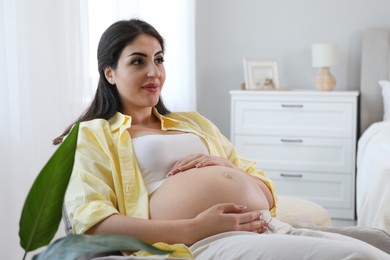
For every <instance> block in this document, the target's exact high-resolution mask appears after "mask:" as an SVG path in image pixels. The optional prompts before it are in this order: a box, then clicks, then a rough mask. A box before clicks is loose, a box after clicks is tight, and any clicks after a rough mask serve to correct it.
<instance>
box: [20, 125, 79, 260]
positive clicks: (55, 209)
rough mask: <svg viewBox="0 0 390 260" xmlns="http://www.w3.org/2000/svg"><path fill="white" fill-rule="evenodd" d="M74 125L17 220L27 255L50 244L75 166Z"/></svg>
mask: <svg viewBox="0 0 390 260" xmlns="http://www.w3.org/2000/svg"><path fill="white" fill-rule="evenodd" d="M78 129H79V122H78V123H76V124H75V125H74V127H73V129H72V130H71V132H70V133H69V135H68V136H67V138H65V140H64V141H63V142H62V144H61V145H60V147H58V149H57V150H56V152H55V153H54V154H53V156H52V157H51V158H50V159H49V161H48V162H47V163H46V165H45V166H44V167H43V169H42V170H41V172H40V173H39V174H38V176H37V178H36V179H35V181H34V183H33V185H32V187H31V189H30V191H29V193H28V195H27V198H26V201H25V202H24V206H23V210H22V215H21V218H20V221H19V238H20V245H21V246H22V248H23V249H24V250H25V255H26V253H27V252H29V251H32V250H35V249H37V248H39V247H42V246H45V245H47V244H49V243H50V241H51V240H52V239H53V237H54V235H55V233H56V232H57V230H58V226H59V224H60V222H61V217H62V204H63V201H64V196H65V192H66V188H67V186H68V183H69V179H70V175H71V172H72V168H73V163H74V155H75V150H76V144H77V134H78Z"/></svg>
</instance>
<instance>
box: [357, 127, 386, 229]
mask: <svg viewBox="0 0 390 260" xmlns="http://www.w3.org/2000/svg"><path fill="white" fill-rule="evenodd" d="M356 209H357V217H358V221H357V222H358V223H357V224H358V226H362V227H363V226H364V227H374V228H379V229H382V230H385V231H387V232H390V121H383V122H377V123H374V124H372V125H371V126H370V127H369V128H368V129H367V130H366V131H365V132H364V134H363V135H362V136H361V137H360V139H359V142H358V153H357V186H356Z"/></svg>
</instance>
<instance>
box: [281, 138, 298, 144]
mask: <svg viewBox="0 0 390 260" xmlns="http://www.w3.org/2000/svg"><path fill="white" fill-rule="evenodd" d="M280 141H281V142H282V143H303V140H302V139H283V138H282V139H280Z"/></svg>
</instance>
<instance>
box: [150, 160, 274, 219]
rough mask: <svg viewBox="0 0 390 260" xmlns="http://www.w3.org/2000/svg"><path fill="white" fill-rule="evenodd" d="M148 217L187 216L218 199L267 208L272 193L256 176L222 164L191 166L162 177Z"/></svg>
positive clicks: (257, 207) (152, 198)
mask: <svg viewBox="0 0 390 260" xmlns="http://www.w3.org/2000/svg"><path fill="white" fill-rule="evenodd" d="M149 201H150V204H149V206H150V218H151V219H186V218H193V217H195V216H197V215H198V214H199V213H201V212H202V211H204V210H206V209H208V208H210V207H211V206H213V205H215V204H219V203H236V204H238V205H243V206H246V210H245V211H253V210H268V209H269V208H270V206H272V204H273V202H272V196H271V193H270V190H269V189H268V187H267V186H266V185H265V184H264V183H263V182H262V181H261V180H259V179H256V178H255V177H252V176H250V175H249V174H247V173H244V172H243V171H241V170H239V169H234V168H228V167H224V166H208V167H202V168H193V169H190V170H187V171H184V172H180V173H178V174H176V175H174V176H171V177H169V178H167V179H166V180H165V182H164V183H163V184H162V185H161V186H160V187H159V188H158V189H157V190H156V191H154V192H153V193H152V194H151V195H150V197H149Z"/></svg>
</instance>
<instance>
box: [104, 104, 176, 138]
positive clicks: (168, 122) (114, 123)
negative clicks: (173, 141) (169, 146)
mask: <svg viewBox="0 0 390 260" xmlns="http://www.w3.org/2000/svg"><path fill="white" fill-rule="evenodd" d="M152 113H153V115H154V116H156V117H157V118H158V119H160V121H161V129H162V130H166V129H168V128H171V127H175V126H177V125H178V124H180V121H178V120H175V119H173V118H170V117H169V116H166V115H165V116H164V115H161V114H160V113H159V112H158V111H157V109H156V108H155V107H153V108H152ZM108 122H109V123H110V127H111V131H112V132H115V131H117V130H118V129H119V128H121V127H123V126H124V127H126V128H130V127H131V116H128V115H125V114H122V113H120V112H116V113H115V115H113V116H112V117H111V118H110V119H109V120H108Z"/></svg>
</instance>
